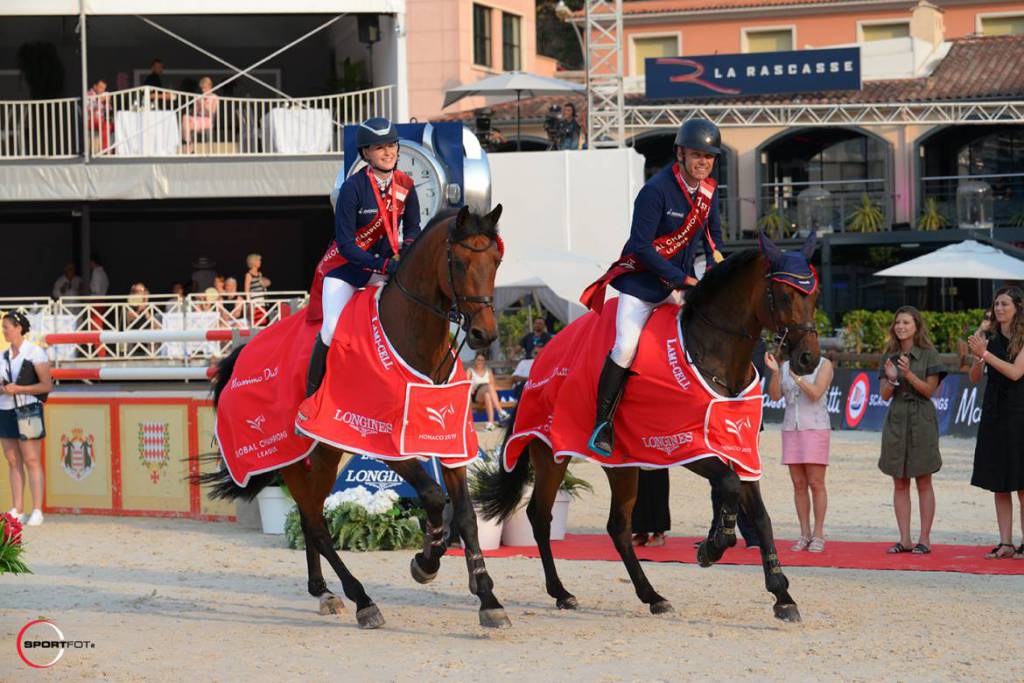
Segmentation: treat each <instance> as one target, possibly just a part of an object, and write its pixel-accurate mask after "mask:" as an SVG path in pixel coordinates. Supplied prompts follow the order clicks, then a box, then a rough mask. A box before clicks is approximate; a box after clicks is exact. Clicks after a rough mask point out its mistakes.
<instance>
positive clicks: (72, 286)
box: [53, 263, 82, 299]
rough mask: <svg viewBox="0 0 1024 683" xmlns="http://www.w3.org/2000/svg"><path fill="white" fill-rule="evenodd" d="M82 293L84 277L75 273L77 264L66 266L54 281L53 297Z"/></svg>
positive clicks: (58, 297)
mask: <svg viewBox="0 0 1024 683" xmlns="http://www.w3.org/2000/svg"><path fill="white" fill-rule="evenodd" d="M81 294H82V278H80V277H78V275H76V274H75V264H74V263H68V264H67V265H65V266H64V273H63V274H62V275H61V276H60V277H59V278H57V281H56V282H54V283H53V298H54V299H60V298H63V297H65V296H80V295H81Z"/></svg>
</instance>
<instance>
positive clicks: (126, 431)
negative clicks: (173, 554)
mask: <svg viewBox="0 0 1024 683" xmlns="http://www.w3.org/2000/svg"><path fill="white" fill-rule="evenodd" d="M120 418H121V500H122V506H123V507H124V509H125V510H161V511H176V512H188V511H189V495H188V482H187V481H186V477H187V476H188V463H187V462H186V458H187V457H188V455H189V449H188V406H187V405H185V404H170V405H133V404H130V403H129V404H122V405H121V406H120Z"/></svg>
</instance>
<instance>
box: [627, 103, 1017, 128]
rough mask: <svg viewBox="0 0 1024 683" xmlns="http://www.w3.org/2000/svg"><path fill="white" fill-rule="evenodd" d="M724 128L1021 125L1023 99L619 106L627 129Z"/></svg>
mask: <svg viewBox="0 0 1024 683" xmlns="http://www.w3.org/2000/svg"><path fill="white" fill-rule="evenodd" d="M697 117H700V118H706V119H710V120H711V121H714V122H715V123H716V124H718V125H719V126H721V127H724V128H730V127H731V128H735V127H741V126H742V127H767V126H772V127H778V126H884V125H894V124H935V125H940V124H990V123H1024V101H1016V102H892V103H885V104H856V103H852V104H803V105H801V104H765V105H757V104H741V105H727V104H706V105H693V104H685V103H671V104H662V105H636V106H628V107H625V108H624V117H623V118H624V128H626V129H629V130H631V131H636V130H648V129H651V128H675V127H677V126H679V124H680V123H682V122H683V121H686V120H688V119H692V118H697Z"/></svg>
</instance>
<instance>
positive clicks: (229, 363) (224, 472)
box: [188, 346, 277, 501]
mask: <svg viewBox="0 0 1024 683" xmlns="http://www.w3.org/2000/svg"><path fill="white" fill-rule="evenodd" d="M243 348H244V347H242V346H239V347H238V348H236V349H235V350H234V351H232V352H231V353H230V354H229V355H228V356H227V357H226V358H224V359H223V360H221V361H220V362H219V363H217V372H216V373H215V374H214V376H213V407H214V410H216V409H217V403H218V402H219V401H220V395H221V392H222V391H224V387H225V386H227V383H228V380H230V379H231V375H232V373H234V371H235V363H237V362H238V355H239V354H240V353H241V352H242V349H243ZM189 460H194V461H196V462H197V463H199V464H200V465H202V464H203V463H212V462H217V463H220V467H219V468H217V469H216V470H211V471H209V472H203V473H202V474H193V475H190V476H189V477H188V479H189V482H190V483H193V484H198V485H199V486H205V487H207V488H209V489H210V490H209V491H208V492H207V496H209V497H210V499H212V500H217V499H218V498H219V499H222V500H239V499H241V500H248V501H251V500H253V499H254V498H256V494H257V493H259V492H260V491H262V490H263V489H265V488H267V487H268V486H270V484H271V483H272V482H273V481H274V478H275V477H277V472H276V471H272V472H264V473H263V474H257V475H255V476H253V477H251V478H250V479H249V483H248V485H246V486H244V487H243V486H239V485H238V484H236V483H235V480H234V479H232V478H231V474H230V473H229V472H228V468H227V467H226V466H225V465H224V460H223V459H222V458H221V457H220V453H219V452H217V451H214V452H213V453H200V454H198V455H194V456H192V457H191V458H189ZM198 469H200V470H201V469H202V467H200V468H198Z"/></svg>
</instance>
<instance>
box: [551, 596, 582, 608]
mask: <svg viewBox="0 0 1024 683" xmlns="http://www.w3.org/2000/svg"><path fill="white" fill-rule="evenodd" d="M579 606H580V602H579V600H577V599H576V596H575V595H570V596H569V597H567V598H559V599H558V600H555V607H557V608H558V609H576V608H577V607H579Z"/></svg>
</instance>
